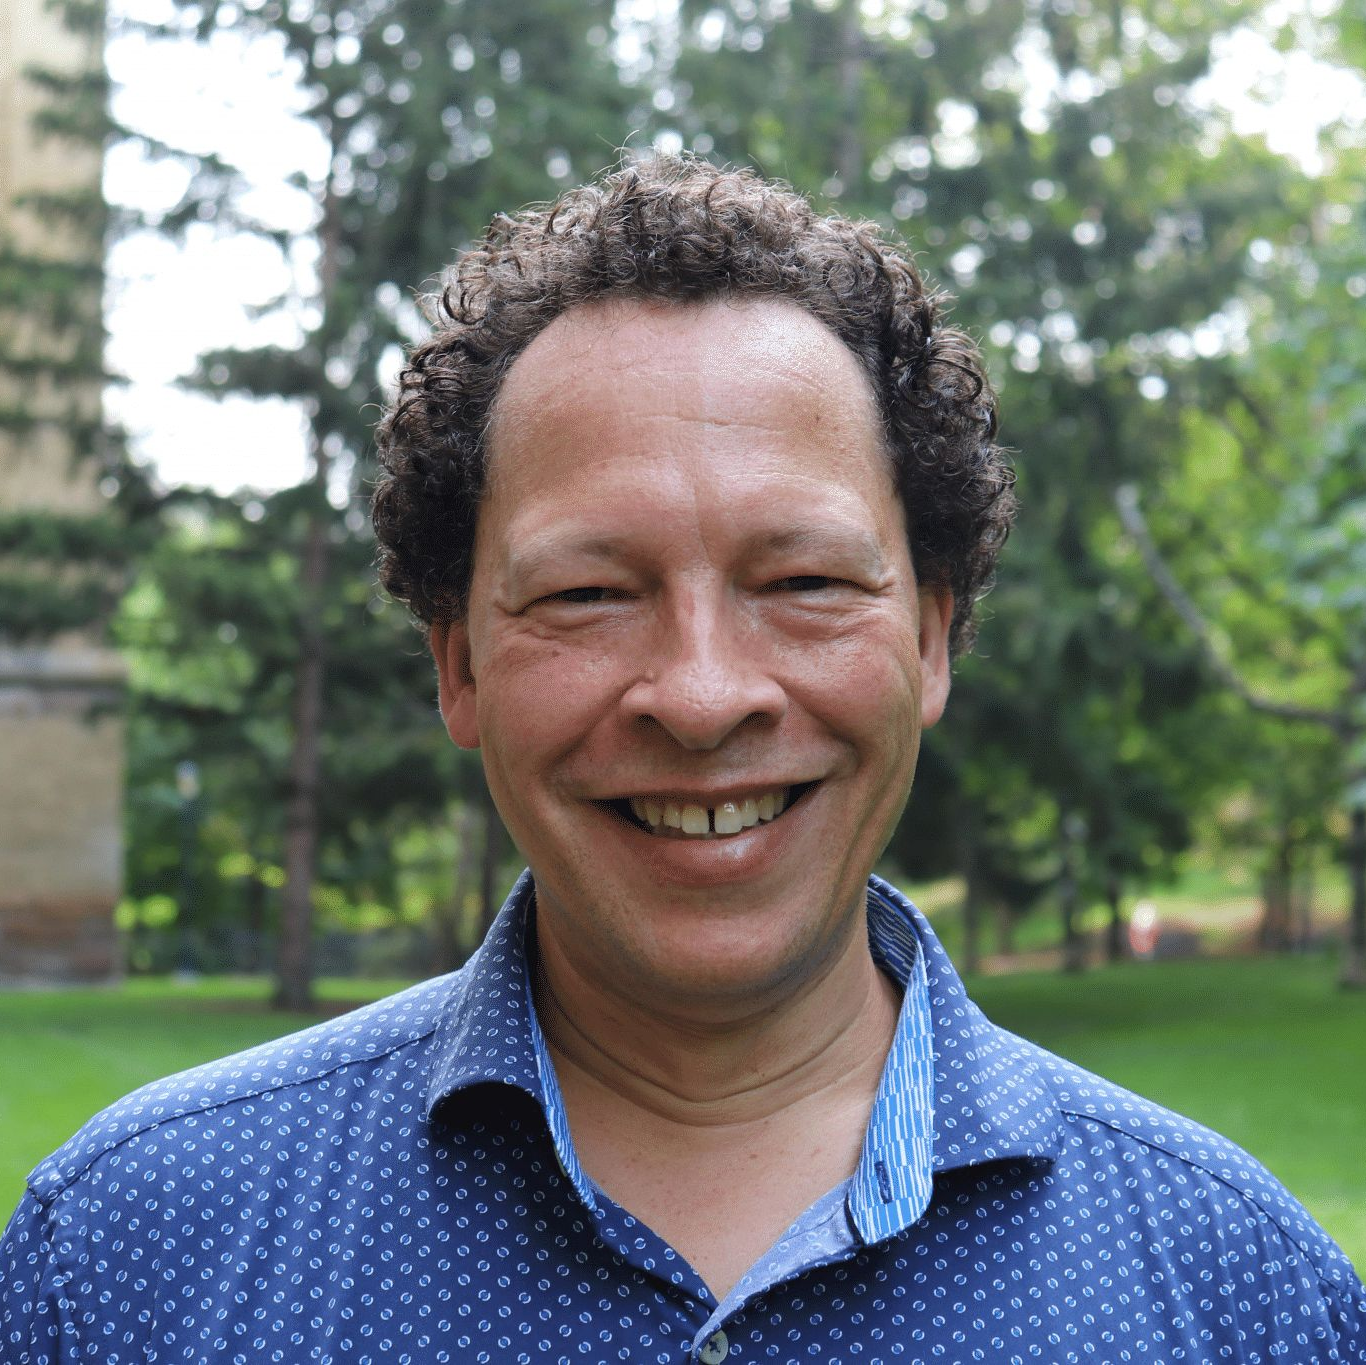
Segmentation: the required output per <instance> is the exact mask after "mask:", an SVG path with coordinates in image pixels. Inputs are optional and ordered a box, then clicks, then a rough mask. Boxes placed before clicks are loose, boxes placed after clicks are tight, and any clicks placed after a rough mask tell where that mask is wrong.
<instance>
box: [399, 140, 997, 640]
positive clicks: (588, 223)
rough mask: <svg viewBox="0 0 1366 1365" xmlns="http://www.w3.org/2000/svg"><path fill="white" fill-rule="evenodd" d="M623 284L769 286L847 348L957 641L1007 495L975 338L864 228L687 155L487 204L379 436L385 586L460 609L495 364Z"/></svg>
mask: <svg viewBox="0 0 1366 1365" xmlns="http://www.w3.org/2000/svg"><path fill="white" fill-rule="evenodd" d="M625 297H633V298H640V299H649V300H664V301H669V300H673V301H678V302H687V303H696V302H705V301H707V300H709V299H721V298H730V299H733V298H744V297H754V298H777V299H786V300H790V301H791V302H793V303H796V304H798V305H799V306H800V307H802V308H805V309H806V310H807V311H808V312H809V313H811V314H813V315H814V316H815V317H817V318H818V319H820V321H821V322H823V323H825V325H826V326H827V327H829V328H830V330H831V331H832V332H834V333H835V335H836V336H837V337H839V339H840V340H841V341H842V342H844V344H845V345H846V346H848V348H849V349H850V351H852V352H853V354H854V355H855V357H856V358H857V359H858V361H859V363H860V364H861V365H862V367H863V370H864V372H865V373H866V374H867V375H868V378H869V380H870V382H871V384H872V389H873V392H874V394H875V396H876V399H877V404H878V409H879V412H880V414H881V418H882V422H883V426H884V437H885V445H886V448H887V450H888V453H889V456H890V458H891V461H892V465H893V467H894V471H895V476H896V482H897V487H898V491H899V493H900V496H901V499H902V502H903V504H904V506H905V510H906V523H907V527H908V530H909V537H910V546H911V555H912V561H913V563H914V565H915V569H916V574H917V577H918V579H919V581H920V582H921V583H922V584H925V585H929V586H933V587H947V588H948V589H949V590H950V591H951V592H952V593H953V599H954V613H953V623H952V627H951V630H950V637H949V644H950V649H951V651H952V652H953V654H954V655H958V654H961V653H963V652H965V651H966V650H968V649H970V648H971V647H972V643H973V639H974V637H975V634H976V628H975V624H974V621H973V609H974V607H975V605H976V602H977V600H978V599H979V598H980V597H981V596H982V595H983V593H984V592H985V591H986V590H987V588H988V587H989V586H990V584H991V580H992V575H993V572H994V569H995V564H996V556H997V554H998V552H999V551H1000V548H1001V546H1002V544H1003V543H1004V541H1005V538H1006V535H1007V533H1008V532H1009V529H1010V523H1011V520H1012V518H1013V516H1014V511H1015V497H1014V493H1013V486H1014V473H1013V471H1012V469H1011V468H1010V465H1009V464H1008V462H1007V461H1006V459H1005V456H1004V453H1003V452H1002V450H1001V449H1000V447H999V446H998V445H997V444H996V441H995V436H996V402H995V396H994V394H993V393H992V390H991V387H990V384H989V383H988V381H987V378H986V374H985V372H984V370H983V368H982V361H981V357H980V355H979V353H978V350H977V348H976V346H975V345H974V344H973V342H972V341H971V340H970V339H969V338H968V337H967V336H966V335H964V334H963V333H962V332H960V331H958V330H956V329H954V328H952V327H948V326H945V325H944V323H943V320H942V315H943V310H944V305H945V301H946V300H945V296H943V295H942V294H937V293H935V292H933V291H931V290H929V289H927V288H926V286H925V284H924V282H923V281H922V279H921V277H920V274H919V272H918V271H917V270H916V268H915V266H914V265H913V264H912V262H911V261H910V260H909V259H908V258H907V257H906V256H905V255H903V254H901V252H900V251H899V250H898V248H897V246H896V245H895V244H893V243H891V242H890V241H888V240H887V238H886V237H885V236H884V235H883V234H882V232H881V231H880V229H878V228H877V227H876V226H875V225H873V224H870V223H862V222H853V221H850V220H848V219H845V218H839V217H829V216H821V215H819V214H818V213H816V211H815V210H814V209H813V208H812V207H811V205H810V203H808V201H807V200H806V199H805V198H803V197H802V196H801V195H799V194H797V193H796V192H795V191H794V190H792V189H790V188H789V187H788V186H786V185H782V184H777V183H774V182H772V181H768V180H764V179H762V178H760V177H759V176H758V175H756V174H755V173H754V172H752V171H749V170H733V169H723V168H718V167H716V166H713V165H711V164H710V163H708V162H705V161H702V160H699V159H695V158H691V157H658V158H655V159H651V160H648V161H643V162H639V163H637V164H633V165H625V166H622V167H620V168H618V169H617V170H614V171H612V172H610V173H609V174H607V175H605V176H603V177H602V178H601V179H599V180H596V181H594V182H591V183H589V184H587V185H584V186H581V187H579V188H577V189H572V190H568V191H566V192H565V193H564V194H562V195H561V196H560V197H559V198H558V199H557V200H556V201H555V202H554V203H553V204H551V205H549V206H548V207H545V206H541V207H532V208H529V209H526V210H524V211H523V212H521V213H518V214H516V215H514V216H507V215H503V214H500V215H498V216H497V217H496V218H495V219H494V220H493V222H492V223H491V224H490V226H489V228H488V230H487V232H486V233H485V235H484V237H483V240H482V241H481V242H480V243H479V244H478V245H477V246H475V247H473V248H472V249H470V250H469V251H467V252H466V253H465V254H464V255H463V256H462V257H461V258H460V260H459V261H458V263H457V264H456V265H455V266H454V267H453V268H452V270H451V271H450V272H449V273H448V274H447V276H446V277H445V279H444V282H443V287H442V289H441V292H440V293H439V295H437V296H435V297H434V298H431V299H429V300H428V303H427V309H428V314H429V316H430V318H431V320H432V322H433V324H434V331H433V334H432V335H431V336H430V337H429V338H428V339H427V340H426V341H424V342H422V343H421V344H420V345H418V346H417V347H416V348H415V349H414V350H413V352H412V353H411V355H410V356H409V359H408V364H407V367H406V368H405V369H404V371H403V373H402V375H401V377H400V379H399V386H398V392H397V395H396V397H395V399H394V402H393V403H392V405H391V406H390V408H389V410H388V411H387V413H386V414H385V416H384V418H383V420H382V421H381V423H380V426H379V429H378V433H377V443H378V451H379V459H380V464H381V466H382V470H383V472H382V474H381V476H380V479H379V482H378V486H377V487H376V490H375V496H374V506H373V516H374V524H375V532H376V535H377V537H378V540H379V547H380V548H379V571H380V579H381V581H382V583H383V584H384V586H385V588H386V589H387V590H388V591H389V592H390V593H391V594H392V595H393V596H394V597H396V598H398V599H399V600H400V601H403V602H406V603H407V604H408V607H409V609H410V610H411V611H412V612H413V614H414V615H415V616H416V617H417V618H418V619H419V620H420V621H423V622H425V623H426V624H428V625H431V624H434V623H436V624H440V623H449V622H451V621H455V620H459V619H460V618H461V617H463V615H464V613H465V610H466V607H467V603H468V594H469V585H470V578H471V574H472V571H473V562H472V561H473V554H474V539H475V526H476V521H477V518H478V514H479V507H480V502H481V499H482V497H483V495H484V491H485V482H486V474H487V466H488V442H487V433H488V430H489V425H490V419H491V416H492V413H493V407H494V403H495V401H496V399H497V397H498V392H499V389H500V387H501V385H502V382H503V379H504V377H505V376H506V374H507V372H508V369H509V367H510V366H511V365H512V363H513V361H514V360H515V359H516V358H517V357H518V356H519V355H520V354H521V352H522V351H523V350H524V349H525V348H526V347H527V346H528V345H529V344H530V343H531V341H532V340H533V339H534V338H535V337H536V336H537V335H538V334H539V333H540V332H541V331H542V330H543V329H544V328H545V327H547V326H548V325H549V324H550V323H551V322H553V321H554V319H555V318H557V317H559V316H560V315H561V314H562V313H565V312H567V311H568V310H569V309H571V308H574V307H577V306H578V305H580V304H584V303H590V302H596V301H599V300H603V299H607V298H625Z"/></svg>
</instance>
